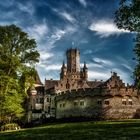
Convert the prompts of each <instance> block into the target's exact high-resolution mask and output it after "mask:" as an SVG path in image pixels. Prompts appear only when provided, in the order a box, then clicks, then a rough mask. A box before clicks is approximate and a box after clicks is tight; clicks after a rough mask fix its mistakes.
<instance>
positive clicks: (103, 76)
mask: <svg viewBox="0 0 140 140" xmlns="http://www.w3.org/2000/svg"><path fill="white" fill-rule="evenodd" d="M110 76H111V74H110V72H108V71H107V72H106V71H104V72H95V71H89V72H88V77H89V80H103V81H106V80H107V79H108V78H110Z"/></svg>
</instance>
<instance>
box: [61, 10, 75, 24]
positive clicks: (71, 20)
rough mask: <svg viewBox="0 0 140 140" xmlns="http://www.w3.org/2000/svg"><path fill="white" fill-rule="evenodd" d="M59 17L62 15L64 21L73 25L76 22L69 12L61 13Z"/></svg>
mask: <svg viewBox="0 0 140 140" xmlns="http://www.w3.org/2000/svg"><path fill="white" fill-rule="evenodd" d="M59 15H61V16H62V17H63V18H64V19H66V20H68V21H69V22H71V23H74V22H75V21H76V20H75V18H74V17H72V16H71V15H70V14H69V13H67V12H60V13H59Z"/></svg>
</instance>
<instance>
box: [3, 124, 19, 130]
mask: <svg viewBox="0 0 140 140" xmlns="http://www.w3.org/2000/svg"><path fill="white" fill-rule="evenodd" d="M19 129H20V126H19V125H18V124H17V123H9V124H5V125H2V126H1V131H7V130H19Z"/></svg>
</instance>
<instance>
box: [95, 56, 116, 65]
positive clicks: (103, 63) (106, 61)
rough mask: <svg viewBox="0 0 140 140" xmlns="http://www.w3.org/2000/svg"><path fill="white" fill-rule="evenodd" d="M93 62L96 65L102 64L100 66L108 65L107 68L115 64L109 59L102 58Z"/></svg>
mask: <svg viewBox="0 0 140 140" xmlns="http://www.w3.org/2000/svg"><path fill="white" fill-rule="evenodd" d="M93 62H94V63H96V64H100V65H104V66H105V65H107V66H112V65H113V63H112V62H111V61H110V60H107V59H101V58H97V57H95V58H93Z"/></svg>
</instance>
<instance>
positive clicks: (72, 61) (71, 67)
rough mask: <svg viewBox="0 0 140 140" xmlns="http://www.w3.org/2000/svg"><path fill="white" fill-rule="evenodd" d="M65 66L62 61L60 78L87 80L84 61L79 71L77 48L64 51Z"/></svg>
mask: <svg viewBox="0 0 140 140" xmlns="http://www.w3.org/2000/svg"><path fill="white" fill-rule="evenodd" d="M66 57H67V66H66V65H65V63H64V62H63V65H62V68H61V73H60V79H61V80H67V81H71V80H87V78H88V75H87V73H88V68H87V67H86V63H84V67H83V69H82V70H81V71H80V51H79V50H78V49H69V50H67V52H66Z"/></svg>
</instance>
